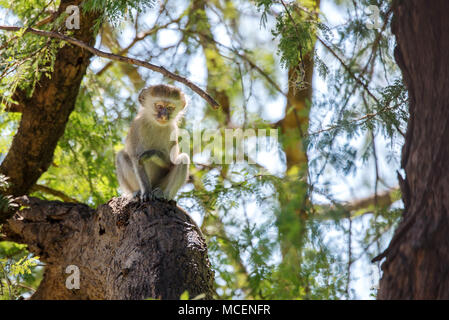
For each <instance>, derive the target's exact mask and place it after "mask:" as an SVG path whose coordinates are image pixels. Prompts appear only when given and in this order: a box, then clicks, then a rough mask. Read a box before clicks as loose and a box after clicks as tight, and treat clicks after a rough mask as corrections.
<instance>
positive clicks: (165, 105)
mask: <svg viewBox="0 0 449 320" xmlns="http://www.w3.org/2000/svg"><path fill="white" fill-rule="evenodd" d="M154 110H155V118H156V121H157V122H159V123H160V124H166V123H167V122H169V121H170V120H171V119H173V118H174V116H175V113H174V111H175V107H174V106H173V104H172V103H171V102H167V101H158V102H156V103H155V104H154Z"/></svg>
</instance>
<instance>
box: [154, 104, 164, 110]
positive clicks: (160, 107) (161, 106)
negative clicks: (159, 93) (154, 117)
mask: <svg viewBox="0 0 449 320" xmlns="http://www.w3.org/2000/svg"><path fill="white" fill-rule="evenodd" d="M155 106H156V109H157V110H159V111H160V110H162V108H164V106H163V105H161V104H156V105H155Z"/></svg>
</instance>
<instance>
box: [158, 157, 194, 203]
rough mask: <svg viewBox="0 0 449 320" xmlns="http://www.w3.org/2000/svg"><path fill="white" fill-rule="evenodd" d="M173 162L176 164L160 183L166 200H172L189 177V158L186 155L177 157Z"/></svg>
mask: <svg viewBox="0 0 449 320" xmlns="http://www.w3.org/2000/svg"><path fill="white" fill-rule="evenodd" d="M174 162H175V163H177V164H175V165H174V166H173V168H172V169H171V170H170V172H169V174H168V175H167V176H166V177H165V178H164V180H163V182H162V183H161V188H162V191H163V192H164V196H165V198H166V199H167V200H172V199H173V198H174V197H175V196H176V193H177V192H178V190H179V189H180V188H181V187H182V186H183V184H184V183H185V182H186V180H187V177H188V175H189V164H190V158H189V156H188V155H187V154H186V153H181V154H180V155H178V157H177V158H176V159H175V161H174Z"/></svg>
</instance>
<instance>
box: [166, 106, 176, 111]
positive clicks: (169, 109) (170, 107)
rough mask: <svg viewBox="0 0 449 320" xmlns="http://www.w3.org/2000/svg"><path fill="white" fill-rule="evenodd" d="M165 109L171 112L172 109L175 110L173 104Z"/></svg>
mask: <svg viewBox="0 0 449 320" xmlns="http://www.w3.org/2000/svg"><path fill="white" fill-rule="evenodd" d="M167 109H168V111H169V112H173V110H175V107H173V106H168V107H167Z"/></svg>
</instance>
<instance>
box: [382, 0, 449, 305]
mask: <svg viewBox="0 0 449 320" xmlns="http://www.w3.org/2000/svg"><path fill="white" fill-rule="evenodd" d="M393 10H394V19H393V22H392V30H393V33H394V34H395V36H396V41H397V47H396V50H395V58H396V61H397V63H398V65H399V66H400V68H401V70H402V73H403V77H404V80H405V83H406V85H407V88H408V92H409V98H410V101H409V103H410V119H409V124H408V129H407V134H406V141H405V145H404V148H403V154H402V167H403V168H404V170H405V173H406V178H405V180H402V179H400V181H401V190H402V193H403V201H404V204H405V210H404V216H403V219H402V221H401V223H400V225H399V227H398V229H397V230H396V232H395V235H394V237H393V240H392V241H391V243H390V246H389V248H388V249H387V250H386V251H385V253H384V254H382V255H381V256H379V257H378V258H382V257H384V256H385V257H386V260H385V262H384V263H383V265H382V269H383V277H382V279H381V281H380V288H379V292H378V298H379V299H449V237H448V234H447V230H449V219H448V218H449V216H448V214H449V212H448V208H449V197H448V196H447V195H448V194H449V161H448V160H449V144H448V142H447V137H448V136H449V90H448V88H449V78H448V75H449V37H448V35H449V20H448V19H447V12H449V1H447V0H432V1H422V0H407V1H395V2H394V8H393Z"/></svg>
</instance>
